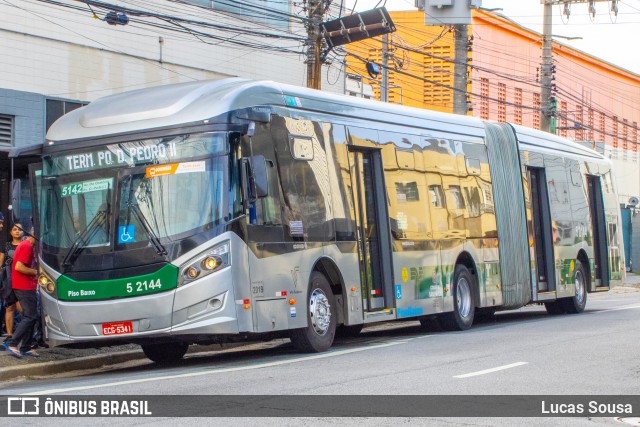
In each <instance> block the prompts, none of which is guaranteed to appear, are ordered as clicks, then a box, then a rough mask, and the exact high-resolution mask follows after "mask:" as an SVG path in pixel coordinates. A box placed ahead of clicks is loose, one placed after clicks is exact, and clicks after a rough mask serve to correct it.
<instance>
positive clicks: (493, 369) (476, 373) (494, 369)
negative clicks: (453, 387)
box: [453, 362, 529, 378]
mask: <svg viewBox="0 0 640 427" xmlns="http://www.w3.org/2000/svg"><path fill="white" fill-rule="evenodd" d="M527 363H529V362H516V363H512V364H510V365H503V366H498V367H497V368H491V369H485V370H484V371H477V372H471V373H469V374H463V375H455V376H454V377H453V378H469V377H475V376H478V375H484V374H490V373H492V372H498V371H504V370H505V369H511V368H516V367H518V366H522V365H526V364H527Z"/></svg>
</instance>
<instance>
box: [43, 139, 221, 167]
mask: <svg viewBox="0 0 640 427" xmlns="http://www.w3.org/2000/svg"><path fill="white" fill-rule="evenodd" d="M227 152H228V148H227V134H226V133H224V132H211V133H200V134H193V135H180V136H175V137H168V138H156V139H145V140H139V141H130V142H123V143H119V144H109V145H106V146H103V147H100V148H98V149H96V148H93V149H91V150H86V151H80V152H78V151H75V152H71V153H67V154H60V155H57V156H52V157H51V158H49V159H46V160H45V164H44V170H45V174H46V175H63V174H69V173H77V172H85V171H91V170H96V169H104V168H113V167H131V166H139V165H152V164H153V165H157V164H163V163H173V162H176V161H180V160H184V159H188V158H194V157H200V156H207V155H219V154H226V153H227Z"/></svg>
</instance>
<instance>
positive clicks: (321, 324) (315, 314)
mask: <svg viewBox="0 0 640 427" xmlns="http://www.w3.org/2000/svg"><path fill="white" fill-rule="evenodd" d="M309 312H310V315H311V323H312V324H313V329H314V330H315V331H316V333H317V334H318V335H324V334H326V333H327V331H328V330H329V325H330V324H331V306H330V305H329V300H328V299H327V296H326V295H325V294H324V292H322V290H320V289H314V290H313V293H312V294H311V299H310V301H309Z"/></svg>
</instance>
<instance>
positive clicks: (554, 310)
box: [544, 301, 564, 316]
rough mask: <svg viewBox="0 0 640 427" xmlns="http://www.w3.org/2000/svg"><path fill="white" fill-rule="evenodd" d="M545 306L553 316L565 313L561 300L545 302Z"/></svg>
mask: <svg viewBox="0 0 640 427" xmlns="http://www.w3.org/2000/svg"><path fill="white" fill-rule="evenodd" d="M544 308H545V309H546V310H547V314H551V315H552V316H557V315H558V314H564V307H563V305H562V302H561V301H551V302H545V303H544Z"/></svg>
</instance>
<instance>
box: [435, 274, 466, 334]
mask: <svg viewBox="0 0 640 427" xmlns="http://www.w3.org/2000/svg"><path fill="white" fill-rule="evenodd" d="M474 284H475V280H474V279H473V276H472V275H471V273H470V272H469V269H468V268H467V267H465V266H464V265H461V264H458V265H456V269H455V272H454V275H453V285H452V288H453V312H451V313H446V314H443V315H441V316H440V317H439V318H438V320H439V322H440V326H442V329H445V330H448V331H464V330H466V329H469V328H470V327H471V325H472V324H473V316H474V313H475V304H474V302H473V292H474V290H473V289H474Z"/></svg>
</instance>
